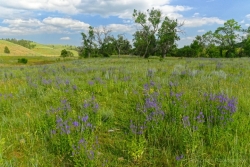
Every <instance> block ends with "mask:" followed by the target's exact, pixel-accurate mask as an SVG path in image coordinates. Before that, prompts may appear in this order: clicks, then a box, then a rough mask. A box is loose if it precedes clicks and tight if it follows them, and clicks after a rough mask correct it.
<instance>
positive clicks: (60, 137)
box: [47, 96, 99, 160]
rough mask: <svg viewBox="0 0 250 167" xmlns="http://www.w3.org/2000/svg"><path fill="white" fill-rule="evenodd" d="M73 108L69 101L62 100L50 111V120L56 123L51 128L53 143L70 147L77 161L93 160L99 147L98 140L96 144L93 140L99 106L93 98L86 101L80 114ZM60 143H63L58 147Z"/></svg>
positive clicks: (80, 109)
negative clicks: (81, 159)
mask: <svg viewBox="0 0 250 167" xmlns="http://www.w3.org/2000/svg"><path fill="white" fill-rule="evenodd" d="M72 107H73V106H71V103H70V102H69V101H68V100H67V99H62V100H61V103H60V106H59V107H57V108H51V109H50V110H48V112H47V113H48V116H49V119H48V120H52V121H53V122H54V123H53V125H52V126H51V128H52V130H51V139H52V142H53V141H55V143H56V145H55V146H56V147H68V146H70V147H69V148H67V149H68V150H70V151H71V153H72V156H73V157H75V158H76V159H79V158H83V157H85V158H86V157H87V158H88V159H89V160H92V159H94V157H95V152H96V151H95V150H96V148H97V145H98V142H97V140H96V142H95V143H94V142H93V140H92V139H93V136H94V133H93V132H94V130H95V124H96V122H95V121H96V119H95V117H96V113H97V110H98V109H99V105H98V104H97V102H96V100H95V97H94V96H93V97H92V98H91V99H89V100H85V101H84V103H83V104H82V105H81V108H78V110H79V112H77V113H76V112H75V111H76V109H75V108H74V109H73V108H72ZM73 111H74V112H73ZM50 124H51V123H50ZM58 142H59V143H60V142H62V143H60V145H58ZM66 143H68V144H66Z"/></svg>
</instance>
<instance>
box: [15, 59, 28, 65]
mask: <svg viewBox="0 0 250 167" xmlns="http://www.w3.org/2000/svg"><path fill="white" fill-rule="evenodd" d="M17 62H18V63H23V64H27V63H28V60H27V59H25V58H21V59H18V61H17Z"/></svg>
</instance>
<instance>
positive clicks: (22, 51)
mask: <svg viewBox="0 0 250 167" xmlns="http://www.w3.org/2000/svg"><path fill="white" fill-rule="evenodd" d="M34 44H35V45H36V46H35V48H33V49H28V48H25V47H23V46H20V45H17V44H14V43H11V42H8V41H5V40H0V56H53V57H54V56H56V57H57V56H60V54H61V51H62V50H63V49H66V50H69V51H71V52H72V53H73V54H74V56H78V53H77V51H75V50H74V47H73V46H69V45H52V44H51V45H43V44H39V43H34ZM5 46H7V47H8V48H9V50H10V53H9V54H6V53H4V47H5Z"/></svg>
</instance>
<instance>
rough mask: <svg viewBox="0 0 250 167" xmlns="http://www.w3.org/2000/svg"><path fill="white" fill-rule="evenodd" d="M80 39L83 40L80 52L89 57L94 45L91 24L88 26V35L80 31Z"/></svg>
mask: <svg viewBox="0 0 250 167" xmlns="http://www.w3.org/2000/svg"><path fill="white" fill-rule="evenodd" d="M81 35H82V40H83V53H81V54H80V55H81V56H84V57H90V56H91V53H92V49H93V45H94V39H95V34H94V28H93V27H92V26H89V31H88V36H87V35H86V34H85V33H81Z"/></svg>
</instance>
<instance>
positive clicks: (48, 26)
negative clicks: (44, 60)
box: [1, 17, 89, 35]
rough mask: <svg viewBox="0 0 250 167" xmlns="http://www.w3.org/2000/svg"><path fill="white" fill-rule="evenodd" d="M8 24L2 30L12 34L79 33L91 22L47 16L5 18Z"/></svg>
mask: <svg viewBox="0 0 250 167" xmlns="http://www.w3.org/2000/svg"><path fill="white" fill-rule="evenodd" d="M2 23H3V24H7V26H6V27H1V32H4V33H5V34H6V33H9V34H12V33H13V32H14V33H15V34H23V35H25V34H42V33H64V34H65V33H67V34H69V33H79V32H82V31H85V30H87V29H88V27H89V24H86V23H84V22H81V21H79V20H73V19H71V18H59V17H56V18H53V17H47V18H45V19H43V20H42V21H39V20H38V19H5V20H3V22H2Z"/></svg>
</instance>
